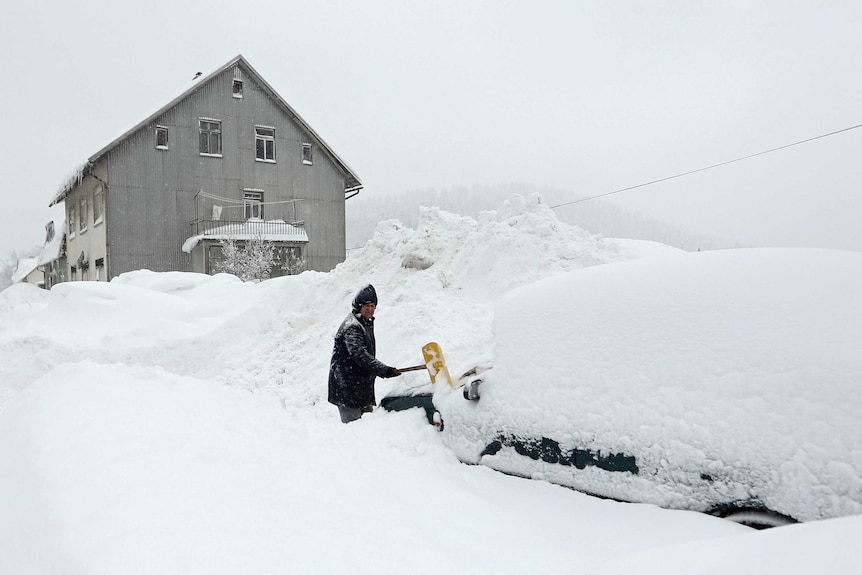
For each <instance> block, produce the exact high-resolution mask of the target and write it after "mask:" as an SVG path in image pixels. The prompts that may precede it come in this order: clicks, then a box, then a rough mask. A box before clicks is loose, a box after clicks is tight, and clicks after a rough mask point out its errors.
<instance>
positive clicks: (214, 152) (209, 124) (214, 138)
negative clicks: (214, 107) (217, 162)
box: [200, 120, 221, 156]
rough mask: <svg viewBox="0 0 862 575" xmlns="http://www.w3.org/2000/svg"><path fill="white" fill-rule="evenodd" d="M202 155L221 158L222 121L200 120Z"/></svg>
mask: <svg viewBox="0 0 862 575" xmlns="http://www.w3.org/2000/svg"><path fill="white" fill-rule="evenodd" d="M200 153H201V154H204V155H207V156H221V120H200Z"/></svg>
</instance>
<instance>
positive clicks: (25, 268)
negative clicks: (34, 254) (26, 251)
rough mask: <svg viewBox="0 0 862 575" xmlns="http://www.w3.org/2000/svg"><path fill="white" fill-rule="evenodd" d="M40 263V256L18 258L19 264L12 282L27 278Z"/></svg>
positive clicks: (13, 274)
mask: <svg viewBox="0 0 862 575" xmlns="http://www.w3.org/2000/svg"><path fill="white" fill-rule="evenodd" d="M38 265H39V258H21V259H19V260H18V266H17V267H16V268H15V271H14V272H13V273H12V283H14V284H16V283H20V282H23V281H25V280H26V279H27V276H28V275H30V274H31V273H32V272H33V270H35V269H36V266H38Z"/></svg>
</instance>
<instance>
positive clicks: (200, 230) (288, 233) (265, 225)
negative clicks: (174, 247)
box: [191, 218, 308, 242]
mask: <svg viewBox="0 0 862 575" xmlns="http://www.w3.org/2000/svg"><path fill="white" fill-rule="evenodd" d="M191 228H192V235H193V236H204V237H205V238H211V239H217V240H220V239H236V240H248V239H253V238H256V237H262V238H263V239H265V240H270V241H288V242H307V241H308V235H307V234H306V233H305V222H302V221H300V222H285V221H283V220H268V221H267V220H258V219H254V218H252V219H248V220H242V221H225V220H203V219H200V220H195V221H193V222H191Z"/></svg>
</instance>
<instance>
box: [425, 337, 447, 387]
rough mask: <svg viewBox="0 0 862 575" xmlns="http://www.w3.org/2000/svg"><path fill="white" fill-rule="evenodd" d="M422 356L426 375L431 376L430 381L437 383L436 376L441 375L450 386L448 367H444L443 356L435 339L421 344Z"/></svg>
mask: <svg viewBox="0 0 862 575" xmlns="http://www.w3.org/2000/svg"><path fill="white" fill-rule="evenodd" d="M422 356H423V357H424V358H425V366H426V367H427V368H428V375H430V376H431V383H437V378H438V377H442V378H443V379H444V380H446V383H448V384H449V386H450V387H452V376H451V375H449V368H448V367H446V360H445V359H444V358H443V350H441V349H440V344H439V343H437V342H436V341H432V342H429V343H426V344H425V345H424V346H422Z"/></svg>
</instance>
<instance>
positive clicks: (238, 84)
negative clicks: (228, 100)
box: [233, 78, 242, 98]
mask: <svg viewBox="0 0 862 575" xmlns="http://www.w3.org/2000/svg"><path fill="white" fill-rule="evenodd" d="M233 97H234V98H242V80H237V79H236V78H234V80H233Z"/></svg>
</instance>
